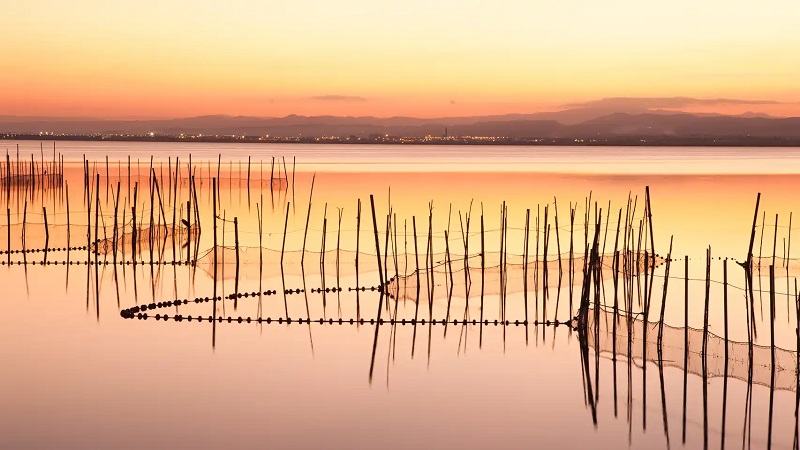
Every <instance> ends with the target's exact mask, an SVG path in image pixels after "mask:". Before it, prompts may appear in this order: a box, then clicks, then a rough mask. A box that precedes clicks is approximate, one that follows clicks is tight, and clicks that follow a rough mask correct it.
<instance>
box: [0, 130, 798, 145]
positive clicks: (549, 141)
mask: <svg viewBox="0 0 800 450" xmlns="http://www.w3.org/2000/svg"><path fill="white" fill-rule="evenodd" d="M0 140H6V141H8V140H21V141H88V142H104V141H105V142H154V143H155V142H158V143H177V142H187V143H230V144H307V145H308V144H313V145H415V146H418V145H446V146H487V145H510V146H563V147H800V138H782V137H773V138H764V137H742V136H737V137H669V136H611V137H603V138H593V139H587V138H506V137H495V138H491V137H489V138H478V139H476V138H461V137H449V138H430V137H429V138H416V137H408V138H392V137H389V138H382V139H369V138H356V139H352V138H351V139H332V138H324V139H323V138H307V137H285V138H268V139H267V138H264V137H259V136H244V137H234V136H202V137H180V136H167V135H161V136H159V135H156V136H98V135H39V134H14V133H0Z"/></svg>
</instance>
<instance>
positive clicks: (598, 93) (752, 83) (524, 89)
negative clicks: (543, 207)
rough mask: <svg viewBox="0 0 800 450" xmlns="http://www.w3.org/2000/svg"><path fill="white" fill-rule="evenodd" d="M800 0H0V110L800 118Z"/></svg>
mask: <svg viewBox="0 0 800 450" xmlns="http://www.w3.org/2000/svg"><path fill="white" fill-rule="evenodd" d="M798 17H800V2H798V1H796V0H762V1H759V2H753V1H750V0H747V1H743V0H702V1H698V0H673V1H670V2H653V1H641V0H495V1H488V0H438V1H428V0H426V1H423V0H338V1H331V0H226V1H217V0H191V1H184V0H136V1H121V0H71V1H68V2H67V1H62V0H3V6H2V16H0V32H2V38H0V86H2V88H1V89H0V115H27V116H70V117H74V116H80V117H114V118H137V117H141V118H160V117H185V116H195V115H205V114H231V115H252V116H284V115H288V114H304V115H325V114H331V115H373V116H381V117H387V116H398V115H404V116H417V117H440V116H467V115H484V114H505V113H532V112H538V111H551V110H558V109H563V108H564V107H565V106H564V105H569V104H583V103H586V102H590V101H594V100H597V99H601V98H607V97H675V96H680V97H690V98H700V99H717V98H724V99H734V100H744V102H737V101H733V100H732V101H730V102H728V103H720V102H712V103H702V102H700V103H698V104H696V105H688V106H686V107H684V108H683V109H684V110H691V111H696V112H709V111H719V112H725V113H743V112H745V111H761V112H767V113H770V114H776V115H798V116H800V82H798V81H797V80H800V57H798V56H797V55H800V27H798Z"/></svg>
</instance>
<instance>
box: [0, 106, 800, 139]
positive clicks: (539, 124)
mask: <svg viewBox="0 0 800 450" xmlns="http://www.w3.org/2000/svg"><path fill="white" fill-rule="evenodd" d="M445 129H446V130H447V133H448V135H450V136H504V137H509V138H583V139H585V138H597V137H619V136H642V137H646V136H653V137H659V136H661V137H676V138H683V137H705V138H714V137H726V138H730V137H755V138H800V117H791V118H776V117H770V116H767V115H764V114H757V113H746V114H743V115H739V116H726V115H720V114H690V113H685V112H675V111H667V110H649V109H648V110H641V111H626V112H618V111H612V110H609V109H608V108H598V107H577V108H573V109H567V110H564V111H557V112H548V113H535V114H507V115H494V116H476V117H444V118H435V119H422V118H414V117H390V118H378V117H336V116H298V115H290V116H286V117H280V118H270V117H247V116H227V115H210V116H199V117H189V118H180V119H158V120H105V119H93V118H63V117H22V116H0V133H15V134H38V133H40V132H48V133H56V134H80V135H88V134H137V135H145V134H148V133H151V132H152V133H155V134H157V135H173V136H177V135H180V134H182V133H183V134H187V135H197V134H204V135H247V136H265V135H269V136H271V137H296V136H303V137H321V136H340V137H347V136H356V137H368V136H370V135H390V136H403V137H424V136H426V135H431V136H442V135H444V134H445Z"/></svg>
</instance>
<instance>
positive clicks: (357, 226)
mask: <svg viewBox="0 0 800 450" xmlns="http://www.w3.org/2000/svg"><path fill="white" fill-rule="evenodd" d="M17 144H19V152H20V158H19V161H20V163H19V164H22V162H25V161H27V162H28V163H30V160H31V155H33V158H34V161H36V164H37V168H36V170H38V169H39V168H41V163H42V160H44V162H45V163H50V162H52V160H53V143H52V142H44V143H43V144H42V147H41V149H40V144H39V143H38V142H32V141H22V142H13V141H0V149H3V148H7V149H8V150H9V161H10V162H11V169H12V170H17V168H18V167H22V166H18V165H17V158H16V148H17V147H16V146H17ZM55 149H56V152H58V153H59V154H60V155H63V157H64V161H65V162H64V166H63V167H64V174H63V180H61V179H54V178H52V177H51V178H50V179H47V178H42V177H37V182H36V183H37V184H36V185H33V186H32V185H30V184H29V183H28V182H26V181H24V180H25V179H24V177H23V178H14V180H15V184H13V185H11V186H9V185H8V184H7V183H3V185H2V195H0V200H2V201H3V202H4V203H5V204H7V208H6V209H7V211H6V214H2V215H3V216H4V217H3V218H2V219H0V251H2V253H1V254H0V259H2V260H3V264H4V265H3V266H0V286H2V287H3V290H4V291H5V295H3V300H2V305H3V307H4V312H3V314H0V341H2V342H3V343H4V345H2V346H1V347H0V361H1V362H2V367H3V370H1V371H0V386H3V402H4V407H3V408H2V410H0V447H2V448H63V447H69V448H71V447H78V448H86V447H90V448H142V447H148V448H176V447H177V448H218V447H235V448H263V447H275V448H409V447H418V448H419V447H421V448H431V447H432V448H487V447H496V448H531V447H536V448H624V447H630V448H670V447H684V446H685V447H686V448H703V447H712V448H719V447H726V446H727V447H731V448H741V447H742V446H744V447H747V448H765V447H767V446H768V445H770V446H772V447H774V448H792V446H793V441H794V439H795V436H796V426H797V415H796V414H797V404H798V403H797V398H798V397H797V345H798V344H797V333H796V330H797V303H796V300H797V297H796V295H795V293H796V288H795V286H796V284H795V283H796V281H795V279H796V277H797V275H798V273H799V272H800V260H799V259H798V257H797V256H795V255H797V254H798V249H797V247H798V244H797V243H793V241H794V240H796V239H797V238H796V237H795V236H796V235H797V233H796V232H797V230H796V228H797V225H795V224H794V223H793V221H794V219H793V214H792V211H793V209H795V208H796V203H797V202H796V198H795V197H796V196H795V192H796V188H797V186H800V149H797V148H771V149H754V148H653V147H641V148H638V147H509V146H486V147H455V146H369V145H358V146H347V145H319V146H314V145H255V144H242V145H238V144H197V143H192V144H189V143H187V144H182V143H115V142H58V143H57V144H56V147H55ZM190 153H191V157H192V168H193V172H192V174H193V176H194V183H193V184H192V183H191V182H190V180H191V177H190V175H189V172H188V170H189V166H188V162H189V154H190ZM42 154H43V155H44V156H42ZM83 155H85V156H86V159H87V160H89V161H90V163H89V164H88V177H85V173H84V167H83V164H82V160H83ZM151 155H152V156H153V166H152V172H151V166H150V165H151V162H150V156H151ZM218 155H221V164H219V165H218V161H220V160H219V159H218V158H220V157H219V156H218ZM106 156H108V165H106ZM129 156H130V158H131V163H130V167H129V165H128V157H129ZM176 157H177V158H180V166H179V167H178V169H177V170H178V173H177V176H176V173H175V170H176V167H175V160H176ZM273 157H276V158H277V159H276V160H275V163H274V165H273ZM248 158H249V161H250V163H249V165H248ZM294 158H296V164H294ZM284 159H285V162H286V164H285V165H284V164H283V162H284ZM4 164H5V162H4ZM49 170H50V171H49V172H48V174H52V173H53V171H54V168H50V169H49ZM55 170H58V169H55ZM129 170H130V172H129ZM19 172H20V173H22V174H25V175H24V176H28V175H27V174H28V173H30V171H29V170H28V171H27V172H26V171H25V170H20V171H19ZM6 173H7V172H6V167H5V165H3V173H2V174H0V177H5V176H6ZM129 174H130V176H129ZM149 174H154V175H155V176H154V177H151V176H150V175H149ZM87 178H88V186H89V188H88V190H87V188H86V186H87ZM214 178H218V179H217V181H218V182H219V184H218V186H217V187H218V189H217V191H216V199H217V205H216V208H214V201H213V199H214V198H215V192H214V189H213V188H212V186H213V184H212V183H213V181H212V179H214ZM98 180H99V181H98ZM152 180H156V181H155V182H153V181H152ZM176 180H177V181H176ZM42 181H48V182H49V184H46V183H45V184H43V183H42ZM62 181H63V182H62ZM98 183H99V184H98ZM97 186H99V189H98V187H97ZM312 186H313V194H312ZM646 187H648V188H649V194H650V202H651V211H650V212H651V213H652V214H651V217H652V231H651V230H650V227H649V222H648V217H649V216H648V214H646V212H645V204H646V191H645V189H646ZM759 193H760V194H761V197H760V200H759V204H758V213H757V214H756V215H755V216H756V221H755V222H756V227H755V233H754V234H753V229H754V228H753V223H754V211H755V210H756V201H757V196H758V194H759ZM371 196H372V198H371ZM151 198H152V201H151ZM187 202H188V203H187ZM373 205H374V216H373ZM503 205H505V208H506V209H503ZM98 207H99V209H98ZM134 208H135V209H134ZM215 209H216V211H217V214H218V217H219V219H217V220H215V219H214V214H215V213H214V211H215ZM115 210H116V213H115ZM151 212H152V214H151ZM134 214H135V217H136V220H135V225H134V221H133V220H131V217H132V216H133V215H134ZM45 217H46V219H45ZM387 219H388V221H387ZM184 221H185V222H186V223H189V227H188V229H187V226H186V224H185V223H184ZM198 221H199V223H198ZM215 222H216V227H215ZM45 223H46V224H47V225H45ZM598 223H599V228H598V227H597V224H598ZM68 224H69V226H67V225H68ZM215 228H216V229H215ZM596 229H597V231H598V232H597V236H598V245H597V247H596V250H597V259H595V260H593V259H592V258H591V254H592V252H591V249H592V247H593V241H594V239H593V238H594V236H595V230H596ZM115 230H116V231H115ZM134 230H136V231H134ZM151 230H152V232H151ZM618 230H619V231H618ZM284 231H285V232H284ZM387 231H388V233H387ZM134 232H135V233H136V237H135V238H134ZM751 234H752V236H753V254H754V256H753V259H752V267H753V277H752V283H751V281H750V279H748V278H747V277H746V276H745V271H744V270H743V268H742V266H741V265H739V264H737V262H744V261H746V260H747V256H748V249H749V246H750V242H751ZM215 237H216V243H217V246H216V252H215ZM151 238H152V240H151ZM793 238H794V239H793ZM9 243H10V249H11V250H12V254H11V255H9V254H8V253H7V246H8V245H9ZM670 245H671V246H672V253H671V258H669V259H671V261H670V264H669V265H667V259H668V258H667V255H668V253H669V249H670ZM87 246H88V247H89V248H88V249H87ZM67 247H69V248H70V250H69V251H66V250H63V249H65V248H67ZM709 248H710V255H711V259H710V260H707V255H708V254H707V251H708V249H709ZM23 249H25V250H26V252H24V253H23V252H17V251H18V250H23ZM45 249H46V250H47V251H44V250H45ZM304 249H305V250H304ZM415 249H416V251H415ZM570 249H572V250H570ZM615 250H616V251H617V252H619V253H618V254H619V255H620V258H619V259H616V258H615V254H616V253H615ZM645 251H647V252H648V253H647V254H648V257H652V254H653V252H655V253H656V254H657V255H658V256H657V257H656V258H655V261H654V262H653V263H645V258H644V252H645ZM215 255H216V256H215ZM481 255H483V258H482V257H481ZM624 255H627V258H626V257H625V256H624ZM587 256H588V257H587ZM187 260H189V261H190V264H188V265H187V264H186V261H187ZM623 260H624V261H627V262H626V263H624V262H622V263H620V264H619V265H616V261H623ZM9 261H11V262H12V263H13V264H12V265H9V264H8V262H9ZM45 261H46V262H47V263H46V264H43V263H44V262H45ZM115 261H116V264H115ZM133 261H136V264H135V265H134V264H132V263H133ZM150 261H155V262H157V264H155V265H153V264H150V263H149V262H150ZM176 261H177V262H179V263H180V264H179V265H178V264H173V262H176ZM356 261H358V262H356ZM592 261H595V262H596V266H592V267H597V270H596V271H594V272H590V273H593V275H590V276H591V278H588V280H589V281H588V283H584V273H585V272H584V266H585V265H586V266H589V265H590V264H595V263H593V262H592ZM707 261H708V264H709V265H708V269H707ZM26 262H27V264H20V263H26ZM87 262H89V263H90V264H86V263H87ZM65 263H66V264H65ZM431 266H432V269H430V267H431ZM623 266H624V267H626V268H627V269H623ZM770 266H773V273H774V277H773V282H772V285H773V288H772V289H771V288H770V277H769V273H770V269H769V267H770ZM617 267H620V268H619V270H617ZM645 267H646V269H645ZM667 267H669V276H668V277H667ZM707 270H708V275H709V280H710V281H709V282H708V283H706V281H705V280H706V273H707ZM381 280H388V281H387V282H386V286H385V288H383V289H380V285H381ZM666 280H669V281H668V282H667V283H666V286H665V281H666ZM726 280H727V284H725V283H724V281H726ZM587 286H588V291H587V290H586V289H587ZM356 287H364V288H365V289H364V290H363V291H362V290H356V289H355V288H356ZM418 287H419V289H418ZM338 288H341V291H339V289H338ZM320 289H321V290H320ZM326 289H327V292H326ZM289 290H291V293H287V294H285V292H287V291H289ZM273 291H275V293H274V294H273V293H272V292H273ZM380 291H383V292H384V294H385V295H381V294H380V293H379V292H380ZM584 292H586V293H587V296H586V298H587V301H588V304H589V306H590V309H589V310H588V316H589V317H588V321H587V322H586V323H584V325H586V326H585V327H582V326H581V322H579V321H577V320H574V319H575V317H576V315H577V314H578V312H579V307H580V305H581V302H582V297H583V294H584ZM259 293H260V295H259ZM267 293H268V294H267ZM217 296H218V297H221V299H220V300H219V301H216V302H214V301H205V299H206V298H210V299H212V300H213V298H214V297H217ZM184 299H186V300H187V302H186V304H183V300H184ZM195 299H199V301H198V302H195ZM706 299H708V301H707V302H706ZM176 300H180V304H178V302H177V301H176ZM706 303H708V313H707V314H706ZM662 304H664V307H663V308H662ZM726 305H727V308H726ZM771 306H772V307H771ZM726 309H727V313H726ZM662 310H663V322H662V323H663V328H662V329H661V331H659V323H660V316H661V315H662V313H661V311H662ZM773 310H774V320H772V319H771V316H772V314H771V313H772V312H773ZM645 312H647V313H648V314H647V317H645ZM143 314H147V318H146V319H145V318H144V316H143ZM140 315H142V316H141V317H140ZM156 315H158V316H156ZM165 315H166V316H168V320H164V319H163V317H164V316H165ZM129 316H132V317H129ZM189 316H192V320H191V321H190V320H189V319H188V317H189ZM706 316H707V319H706ZM156 317H158V319H156ZM176 317H179V318H180V320H176ZM198 317H201V318H202V320H201V321H198V320H197V318H198ZM211 317H213V318H215V319H217V320H215V321H213V322H212V321H210V320H209V318H211ZM228 317H230V318H231V319H230V321H229V320H228ZM239 317H241V318H242V320H241V323H239ZM379 317H380V320H382V321H383V324H382V325H378V324H377V320H378V319H379ZM220 318H222V321H219V319H220ZM287 318H288V319H291V323H287V321H288V320H287ZM726 318H727V320H726ZM248 319H249V322H248ZM267 319H269V321H267ZM340 319H341V321H342V323H341V324H340V323H339V320H340ZM423 319H424V320H425V322H424V323H422V320H423ZM445 319H446V321H447V322H448V323H447V325H443V324H442V321H443V320H445ZM309 320H310V322H309ZM320 320H322V323H320ZM351 320H352V322H353V323H352V324H351ZM433 320H436V324H432V323H431V322H432V321H433ZM298 321H300V323H298ZM454 321H455V322H454ZM473 321H474V322H473ZM506 321H507V324H506ZM645 321H646V323H645ZM706 321H707V323H708V328H707V331H708V334H707V335H704V324H705V323H706ZM726 323H727V326H726ZM687 325H688V326H687ZM726 329H727V335H728V339H727V344H726V340H725V335H726ZM659 333H661V334H662V338H661V339H660V340H659V339H658V337H657V336H658V335H659ZM704 341H706V342H707V343H706V344H705V345H704V344H703V342H704ZM748 341H750V342H752V346H751V345H749V344H748ZM726 348H727V353H726ZM773 348H774V350H775V351H774V357H773V352H772V350H773ZM726 355H727V356H726ZM773 361H774V362H773ZM773 368H774V371H773Z"/></svg>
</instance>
